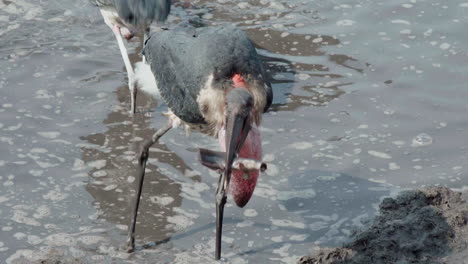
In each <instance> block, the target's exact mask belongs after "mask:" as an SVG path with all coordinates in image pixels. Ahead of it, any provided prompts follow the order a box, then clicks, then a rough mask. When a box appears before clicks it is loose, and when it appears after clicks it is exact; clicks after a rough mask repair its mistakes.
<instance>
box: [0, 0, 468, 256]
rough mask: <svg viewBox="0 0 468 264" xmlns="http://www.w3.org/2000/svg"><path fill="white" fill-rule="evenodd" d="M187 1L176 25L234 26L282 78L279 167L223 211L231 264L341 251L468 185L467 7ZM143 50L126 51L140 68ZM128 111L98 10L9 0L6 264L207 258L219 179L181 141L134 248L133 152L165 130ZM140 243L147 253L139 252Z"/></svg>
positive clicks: (5, 21)
mask: <svg viewBox="0 0 468 264" xmlns="http://www.w3.org/2000/svg"><path fill="white" fill-rule="evenodd" d="M391 2H392V3H390V2H389V1H339V2H338V1H296V0H290V1H264V0H260V1H237V0H223V1H221V0H219V1H216V2H215V1H191V4H186V5H184V8H182V7H181V6H178V7H175V8H174V10H173V16H171V17H170V21H169V24H170V25H171V24H175V23H178V22H179V21H180V20H187V19H191V20H196V19H201V21H202V22H204V23H206V24H222V23H235V24H237V25H238V26H240V27H241V28H243V29H244V30H245V31H246V32H247V33H248V34H249V36H250V37H251V38H252V39H253V41H254V42H255V44H256V45H257V47H258V51H259V53H260V54H261V56H262V57H263V58H264V59H265V61H266V63H267V67H268V69H269V71H270V73H271V75H272V78H273V80H272V83H273V88H274V91H275V101H274V106H273V107H272V111H270V112H269V113H267V114H265V118H264V123H263V129H262V133H263V140H264V152H265V160H266V161H267V162H269V163H270V167H269V170H268V172H267V173H266V174H264V175H262V177H261V179H260V181H259V184H258V187H257V189H256V191H255V194H254V198H253V200H252V201H251V202H250V203H249V204H248V205H247V206H246V208H245V209H238V208H236V207H235V206H233V205H232V204H229V203H228V207H227V210H226V220H225V227H224V238H223V239H224V254H223V256H224V260H223V261H224V262H226V263H251V262H252V263H253V262H256V263H266V262H267V261H268V262H270V263H291V262H293V261H295V260H296V259H297V258H298V257H299V256H302V255H304V254H307V253H308V252H309V251H310V250H311V248H313V247H315V246H337V245H339V244H340V243H342V242H343V241H345V240H346V237H347V236H348V235H349V234H350V233H351V232H352V230H353V229H355V228H357V227H360V226H362V225H363V224H366V222H367V221H368V219H370V218H371V217H372V216H373V215H374V214H375V213H376V208H375V206H376V204H377V203H378V202H379V201H380V200H381V198H382V197H384V196H388V195H391V194H393V193H394V192H396V191H398V190H401V189H404V188H415V187H422V186H426V185H432V184H436V185H442V186H448V187H453V188H458V189H465V190H466V189H467V186H468V177H467V173H468V170H467V167H466V166H467V165H466V161H467V158H468V157H467V146H468V144H467V143H466V142H467V140H466V133H467V132H466V131H467V130H466V129H467V128H468V115H466V114H465V113H466V111H467V110H468V103H467V102H466V98H467V97H468V90H467V89H465V86H466V83H467V81H468V77H466V74H464V73H466V72H468V64H467V63H466V62H467V60H468V56H467V51H466V45H467V44H468V37H466V34H465V31H464V25H466V23H467V17H468V3H466V2H464V1H458V0H456V1H455V0H454V1H450V3H439V1H434V0H424V1H423V0H411V1H391ZM138 46H139V41H138V40H135V41H133V42H132V43H130V50H131V53H132V55H131V59H132V60H133V61H138V60H139V54H138ZM138 106H139V108H140V109H141V110H152V112H146V114H139V115H136V116H135V117H131V116H130V115H129V114H128V109H129V97H128V90H127V87H126V74H125V71H124V68H123V63H122V60H121V58H120V55H119V51H118V47H117V45H116V42H115V40H114V37H113V35H112V33H111V31H110V30H109V29H108V28H107V27H106V26H105V25H104V23H103V21H102V18H101V17H100V14H99V12H98V10H96V9H95V8H94V6H91V5H90V4H89V3H88V1H71V0H61V1H58V0H49V1H32V0H15V1H7V0H1V1H0V131H1V134H0V149H1V151H0V219H1V230H0V259H2V260H6V262H7V263H15V262H19V263H25V262H26V263H28V262H30V261H31V260H41V259H65V260H72V259H77V260H78V261H82V262H88V263H90V262H91V263H92V262H110V261H112V262H113V263H132V262H133V263H202V262H203V263H205V262H212V256H213V254H214V239H213V236H214V220H215V217H214V191H215V187H216V186H215V184H216V177H217V175H215V174H213V173H211V172H208V171H207V170H206V169H205V168H203V167H202V166H200V165H199V164H198V162H197V159H196V155H195V153H196V149H197V148H198V147H201V146H203V147H208V148H215V147H216V142H215V140H213V139H211V138H209V137H207V136H204V135H200V134H197V133H194V134H191V135H190V136H188V137H187V136H186V135H185V132H184V131H182V130H174V131H172V132H170V133H169V134H168V135H167V136H166V137H165V138H163V139H162V140H161V142H160V144H158V145H156V146H155V147H154V148H153V149H152V151H151V159H150V165H149V169H150V171H151V172H150V173H149V174H148V177H147V181H146V184H145V188H144V190H143V191H144V195H143V201H142V207H141V213H140V217H139V221H140V223H139V225H138V226H137V244H138V245H140V246H141V245H144V246H145V249H144V250H140V251H138V252H136V253H134V254H126V253H123V252H122V251H120V250H119V246H121V245H122V244H123V242H124V241H125V234H126V225H127V223H128V221H129V212H130V201H131V199H132V198H133V197H134V191H133V190H134V188H135V178H134V174H135V168H134V163H133V162H134V156H135V150H137V149H138V147H139V145H140V144H141V141H142V140H143V139H144V138H147V137H149V136H150V135H151V133H153V132H154V131H155V129H156V128H157V127H158V126H160V125H161V124H162V123H163V122H164V117H163V116H161V112H162V111H164V110H165V107H164V106H163V105H160V104H158V102H157V100H153V99H150V98H145V97H144V96H143V94H140V96H139V98H138ZM140 249H141V248H140Z"/></svg>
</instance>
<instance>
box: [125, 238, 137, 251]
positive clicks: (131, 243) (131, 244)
mask: <svg viewBox="0 0 468 264" xmlns="http://www.w3.org/2000/svg"><path fill="white" fill-rule="evenodd" d="M124 251H125V252H127V253H133V252H134V251H135V240H133V239H130V238H129V239H128V241H127V244H126V245H125V246H124Z"/></svg>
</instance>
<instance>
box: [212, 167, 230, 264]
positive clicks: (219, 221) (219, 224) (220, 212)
mask: <svg viewBox="0 0 468 264" xmlns="http://www.w3.org/2000/svg"><path fill="white" fill-rule="evenodd" d="M226 181H228V182H227V184H226ZM228 185H229V179H228V178H227V177H226V173H221V175H220V176H219V181H218V188H217V189H216V247H215V259H216V260H219V259H220V258H221V237H222V234H223V216H224V205H225V204H226V199H227V198H226V187H227V186H228Z"/></svg>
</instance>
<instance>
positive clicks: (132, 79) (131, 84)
mask: <svg viewBox="0 0 468 264" xmlns="http://www.w3.org/2000/svg"><path fill="white" fill-rule="evenodd" d="M112 32H114V35H115V38H116V39H117V43H118V44H119V49H120V53H121V54H122V59H123V61H124V64H125V69H126V70H127V75H128V89H129V90H130V103H131V110H130V111H131V113H135V110H136V107H135V104H136V93H137V91H136V89H135V72H134V71H133V67H132V64H131V62H130V58H129V57H128V53H127V49H126V48H125V44H124V42H123V39H122V36H121V35H120V29H119V27H118V26H116V25H113V26H112Z"/></svg>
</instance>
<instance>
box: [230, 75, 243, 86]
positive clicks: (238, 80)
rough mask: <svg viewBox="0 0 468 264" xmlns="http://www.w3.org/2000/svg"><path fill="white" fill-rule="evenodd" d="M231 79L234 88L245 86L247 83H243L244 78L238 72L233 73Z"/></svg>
mask: <svg viewBox="0 0 468 264" xmlns="http://www.w3.org/2000/svg"><path fill="white" fill-rule="evenodd" d="M231 80H232V81H233V82H234V88H241V87H244V88H247V84H246V83H245V81H244V78H242V76H241V75H240V74H238V73H236V74H234V76H232V78H231Z"/></svg>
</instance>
